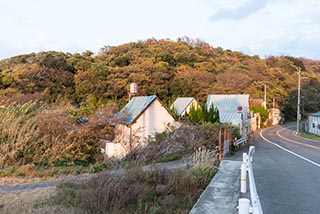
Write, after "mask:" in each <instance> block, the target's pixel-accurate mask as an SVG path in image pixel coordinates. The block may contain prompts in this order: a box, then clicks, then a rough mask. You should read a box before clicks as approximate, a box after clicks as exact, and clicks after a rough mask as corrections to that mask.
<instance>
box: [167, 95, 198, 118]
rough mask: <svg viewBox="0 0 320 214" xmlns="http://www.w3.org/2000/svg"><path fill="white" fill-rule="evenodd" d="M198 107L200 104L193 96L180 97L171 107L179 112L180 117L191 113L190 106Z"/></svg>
mask: <svg viewBox="0 0 320 214" xmlns="http://www.w3.org/2000/svg"><path fill="white" fill-rule="evenodd" d="M192 106H193V107H194V108H195V109H197V108H198V106H199V104H198V102H197V101H196V99H194V98H193V97H178V98H177V99H176V100H175V101H174V103H173V104H172V106H171V109H174V111H175V112H176V113H177V116H178V117H182V116H184V115H186V114H188V113H189V111H190V108H191V107H192Z"/></svg>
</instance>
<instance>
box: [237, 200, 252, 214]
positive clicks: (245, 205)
mask: <svg viewBox="0 0 320 214" xmlns="http://www.w3.org/2000/svg"><path fill="white" fill-rule="evenodd" d="M249 209H250V200H249V199H247V198H240V199H239V214H249Z"/></svg>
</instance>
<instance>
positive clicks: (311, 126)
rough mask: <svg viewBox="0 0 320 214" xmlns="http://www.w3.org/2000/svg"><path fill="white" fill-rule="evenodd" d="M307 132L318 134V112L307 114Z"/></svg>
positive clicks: (319, 113) (319, 127) (319, 120)
mask: <svg viewBox="0 0 320 214" xmlns="http://www.w3.org/2000/svg"><path fill="white" fill-rule="evenodd" d="M308 132H309V133H311V134H314V135H318V136H320V112H317V113H313V114H309V116H308Z"/></svg>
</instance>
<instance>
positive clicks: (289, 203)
mask: <svg viewBox="0 0 320 214" xmlns="http://www.w3.org/2000/svg"><path fill="white" fill-rule="evenodd" d="M294 129H295V126H294V124H288V125H283V126H275V127H271V128H268V129H263V130H261V131H260V132H256V133H255V135H254V136H253V140H252V142H253V145H255V146H256V152H255V154H254V161H253V167H254V176H255V181H256V186H257V191H258V194H259V197H260V201H261V205H262V209H263V211H264V213H266V214H273V213H275V214H279V213H290V214H295V213H296V214H301V213H302V214H303V213H306V214H313V213H314V214H318V213H320V141H314V140H309V139H305V138H301V137H300V136H296V135H295V134H294Z"/></svg>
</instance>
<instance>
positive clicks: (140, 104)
mask: <svg viewBox="0 0 320 214" xmlns="http://www.w3.org/2000/svg"><path fill="white" fill-rule="evenodd" d="M117 117H118V118H119V124H117V125H116V129H115V139H114V141H113V145H111V144H110V145H109V148H110V149H112V150H114V151H117V154H114V156H124V155H125V154H127V153H128V152H130V151H132V149H134V148H136V147H137V146H139V145H140V146H141V145H143V144H144V143H145V142H146V141H147V139H149V138H152V137H154V136H155V134H156V133H161V132H164V131H166V130H171V127H172V126H173V127H177V123H176V121H175V119H174V117H173V116H172V115H171V113H170V112H169V111H168V109H167V108H166V107H165V106H164V105H163V104H162V103H161V101H160V100H159V99H158V98H157V97H156V96H141V97H133V98H132V99H131V100H130V101H129V103H127V105H126V106H125V107H124V108H123V109H122V110H121V111H120V112H119V113H118V114H117ZM119 147H121V149H119ZM110 149H109V150H110ZM106 153H107V154H109V156H111V153H112V152H110V151H108V148H106ZM119 153H121V154H119Z"/></svg>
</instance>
